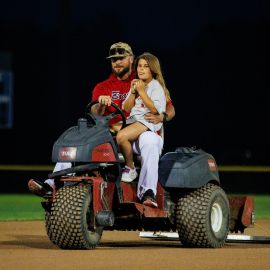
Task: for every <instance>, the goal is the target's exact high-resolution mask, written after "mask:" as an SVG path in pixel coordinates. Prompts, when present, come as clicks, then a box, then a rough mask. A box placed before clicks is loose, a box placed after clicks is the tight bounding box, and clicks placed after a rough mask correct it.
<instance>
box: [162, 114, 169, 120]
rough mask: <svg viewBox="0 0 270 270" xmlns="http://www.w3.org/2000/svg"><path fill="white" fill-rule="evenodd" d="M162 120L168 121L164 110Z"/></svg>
mask: <svg viewBox="0 0 270 270" xmlns="http://www.w3.org/2000/svg"><path fill="white" fill-rule="evenodd" d="M162 114H163V122H167V121H168V114H167V113H166V112H163V113H162Z"/></svg>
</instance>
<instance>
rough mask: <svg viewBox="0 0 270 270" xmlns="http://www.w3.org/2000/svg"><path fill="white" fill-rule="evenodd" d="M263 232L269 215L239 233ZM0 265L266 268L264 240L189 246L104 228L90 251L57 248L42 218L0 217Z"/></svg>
mask: <svg viewBox="0 0 270 270" xmlns="http://www.w3.org/2000/svg"><path fill="white" fill-rule="evenodd" d="M269 231H270V220H259V221H256V224H255V227H254V228H250V229H247V230H245V234H248V235H254V236H255V235H257V236H263V235H264V236H268V237H269V234H270V233H269ZM0 269H5V270H15V269H16V270H17V269H19V270H26V269H27V270H29V269H30V270H31V269H34V270H36V269H37V270H39V269H41V270H43V269H44V270H45V269H46V270H48V269H49V270H50V269H56V270H62V269H63V270H68V269H86V270H88V269H91V270H92V269H100V270H103V269H104V270H122V269H125V270H133V269H134V270H135V269H136V270H144V269H146V270H148V269H149V270H157V269H166V270H174V269H175V270H176V269H177V270H186V269H189V270H190V269H207V270H209V269H215V270H219V269H221V270H222V269H228V270H234V269H239V270H243V269H245V270H249V269H250V270H251V269H252V270H256V269H259V270H264V269H265V270H266V269H267V270H268V269H270V244H260V243H226V244H225V246H224V247H223V248H220V249H191V248H184V247H183V246H182V245H181V243H180V242H177V241H166V240H157V239H155V240H153V239H145V238H141V237H139V232H137V231H135V232H119V231H105V232H104V233H103V237H102V240H101V243H100V245H99V246H98V247H97V248H96V249H94V250H61V249H59V248H58V247H57V246H55V245H53V244H52V243H51V242H50V241H49V240H48V237H47V235H46V232H45V227H44V223H43V222H42V221H31V222H29V221H27V222H0Z"/></svg>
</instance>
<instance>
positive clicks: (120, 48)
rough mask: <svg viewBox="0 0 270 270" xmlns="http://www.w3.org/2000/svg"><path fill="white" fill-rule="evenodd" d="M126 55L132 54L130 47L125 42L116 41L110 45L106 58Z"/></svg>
mask: <svg viewBox="0 0 270 270" xmlns="http://www.w3.org/2000/svg"><path fill="white" fill-rule="evenodd" d="M128 55H133V52H132V50H131V47H130V46H129V45H128V44H127V43H124V42H117V43H114V44H113V45H112V46H111V48H110V51H109V56H108V57H107V59H109V58H113V57H125V56H128Z"/></svg>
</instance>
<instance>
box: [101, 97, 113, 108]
mask: <svg viewBox="0 0 270 270" xmlns="http://www.w3.org/2000/svg"><path fill="white" fill-rule="evenodd" d="M98 102H99V103H100V104H102V105H105V106H111V104H112V99H111V97H110V96H99V98H98Z"/></svg>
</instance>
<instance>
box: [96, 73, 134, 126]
mask: <svg viewBox="0 0 270 270" xmlns="http://www.w3.org/2000/svg"><path fill="white" fill-rule="evenodd" d="M135 75H136V74H135V72H134V71H133V72H132V73H131V75H130V76H129V77H128V79H126V80H118V79H117V77H116V76H115V75H114V74H111V75H110V77H109V78H108V79H107V80H105V81H103V82H101V83H98V84H97V85H96V86H95V88H94V90H93V92H92V100H97V99H98V97H99V96H110V97H111V99H112V102H114V103H115V104H116V105H118V107H119V108H120V109H122V103H123V101H124V100H125V98H126V96H127V94H128V92H129V89H130V84H131V81H132V80H133V79H135ZM114 111H115V109H114V108H113V107H112V106H110V107H107V108H106V111H105V115H107V114H109V113H111V112H114ZM124 113H125V115H126V117H127V116H128V113H126V112H124ZM119 121H121V116H116V117H115V118H114V119H112V121H111V122H110V124H114V123H117V122H119Z"/></svg>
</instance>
